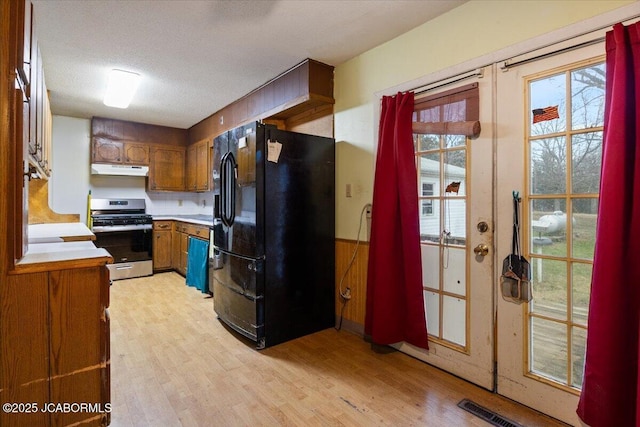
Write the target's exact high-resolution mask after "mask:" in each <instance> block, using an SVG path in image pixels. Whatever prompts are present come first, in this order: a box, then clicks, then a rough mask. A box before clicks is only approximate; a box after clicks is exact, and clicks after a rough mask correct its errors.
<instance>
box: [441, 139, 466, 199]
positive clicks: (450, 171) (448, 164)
mask: <svg viewBox="0 0 640 427" xmlns="http://www.w3.org/2000/svg"><path fill="white" fill-rule="evenodd" d="M466 153H467V151H466V150H451V151H447V152H445V153H444V159H443V161H444V186H443V187H444V188H443V191H444V190H446V188H447V186H448V185H449V184H451V183H453V182H459V183H460V186H459V187H457V188H455V190H456V191H457V193H456V192H455V191H449V192H447V193H446V195H447V196H464V195H465V193H466V173H467V169H466V165H467V158H466Z"/></svg>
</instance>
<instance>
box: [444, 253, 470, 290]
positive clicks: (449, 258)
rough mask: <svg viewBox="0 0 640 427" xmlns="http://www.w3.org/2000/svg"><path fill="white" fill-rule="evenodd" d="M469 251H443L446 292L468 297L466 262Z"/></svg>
mask: <svg viewBox="0 0 640 427" xmlns="http://www.w3.org/2000/svg"><path fill="white" fill-rule="evenodd" d="M466 254H467V251H466V249H464V248H453V247H448V248H444V249H443V254H442V256H443V260H442V266H443V268H442V274H443V285H442V286H443V289H444V291H445V292H450V293H452V294H458V295H460V296H465V295H466V289H467V285H466V283H465V282H466V281H465V277H466V268H465V267H466V266H465V260H466Z"/></svg>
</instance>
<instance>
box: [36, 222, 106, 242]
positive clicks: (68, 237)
mask: <svg viewBox="0 0 640 427" xmlns="http://www.w3.org/2000/svg"><path fill="white" fill-rule="evenodd" d="M27 233H28V235H29V243H53V242H75V241H82V240H95V239H96V236H95V234H93V233H92V232H91V230H89V228H88V227H87V226H86V225H85V224H83V223H81V222H62V223H47V224H30V225H29V226H28V229H27Z"/></svg>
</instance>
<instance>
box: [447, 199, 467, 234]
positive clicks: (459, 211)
mask: <svg viewBox="0 0 640 427" xmlns="http://www.w3.org/2000/svg"><path fill="white" fill-rule="evenodd" d="M466 221H467V203H466V200H464V199H453V200H452V199H446V200H445V201H444V228H445V230H446V231H448V232H450V233H451V234H450V235H449V236H448V237H447V238H446V241H447V244H452V245H464V244H465V242H466V238H467V222H466Z"/></svg>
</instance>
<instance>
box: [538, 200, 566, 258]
mask: <svg viewBox="0 0 640 427" xmlns="http://www.w3.org/2000/svg"><path fill="white" fill-rule="evenodd" d="M566 211H567V201H566V199H533V200H531V211H530V218H531V220H530V221H531V224H530V227H531V228H530V230H531V236H532V238H531V251H532V253H533V254H535V255H552V256H558V257H563V256H566V254H567V241H566V234H567V233H566V230H567V214H566Z"/></svg>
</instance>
